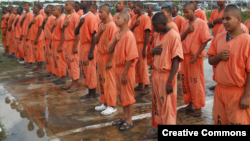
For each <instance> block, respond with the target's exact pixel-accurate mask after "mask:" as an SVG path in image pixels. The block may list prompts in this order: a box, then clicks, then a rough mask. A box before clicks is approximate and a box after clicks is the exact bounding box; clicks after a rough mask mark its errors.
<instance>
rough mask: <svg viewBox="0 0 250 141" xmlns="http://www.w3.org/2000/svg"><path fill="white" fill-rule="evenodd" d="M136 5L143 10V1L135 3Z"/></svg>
mask: <svg viewBox="0 0 250 141" xmlns="http://www.w3.org/2000/svg"><path fill="white" fill-rule="evenodd" d="M134 5H136V6H138V7H141V8H143V3H142V2H141V1H136V2H134Z"/></svg>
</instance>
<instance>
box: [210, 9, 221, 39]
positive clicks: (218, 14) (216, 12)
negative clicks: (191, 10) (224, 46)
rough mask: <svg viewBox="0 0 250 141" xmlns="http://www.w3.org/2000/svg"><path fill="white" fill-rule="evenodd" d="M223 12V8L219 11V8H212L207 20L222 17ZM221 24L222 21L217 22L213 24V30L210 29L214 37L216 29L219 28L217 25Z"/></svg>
mask: <svg viewBox="0 0 250 141" xmlns="http://www.w3.org/2000/svg"><path fill="white" fill-rule="evenodd" d="M223 12H224V10H223V11H221V12H220V13H219V9H216V10H214V11H213V12H212V14H211V17H210V19H209V22H212V21H214V20H215V19H219V18H222V14H223ZM221 25H222V23H217V24H215V25H214V27H213V30H212V34H213V36H214V37H215V36H216V35H217V31H218V29H219V27H220V26H221Z"/></svg>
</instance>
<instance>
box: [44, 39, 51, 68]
mask: <svg viewBox="0 0 250 141" xmlns="http://www.w3.org/2000/svg"><path fill="white" fill-rule="evenodd" d="M49 44H50V40H46V43H45V62H46V71H47V72H52V70H51V62H50V50H51V49H50V47H49Z"/></svg>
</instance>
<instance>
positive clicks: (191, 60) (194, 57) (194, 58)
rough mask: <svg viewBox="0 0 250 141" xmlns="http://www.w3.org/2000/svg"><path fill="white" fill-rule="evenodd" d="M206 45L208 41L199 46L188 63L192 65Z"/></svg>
mask: <svg viewBox="0 0 250 141" xmlns="http://www.w3.org/2000/svg"><path fill="white" fill-rule="evenodd" d="M207 43H208V41H206V42H204V43H203V44H201V47H200V49H199V50H198V52H197V53H196V54H195V55H193V56H192V57H191V59H190V63H192V64H193V63H194V62H195V61H196V60H197V58H198V57H199V55H200V54H201V52H202V51H203V50H204V49H205V47H206V45H207Z"/></svg>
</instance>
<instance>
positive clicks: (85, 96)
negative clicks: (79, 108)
mask: <svg viewBox="0 0 250 141" xmlns="http://www.w3.org/2000/svg"><path fill="white" fill-rule="evenodd" d="M87 95H88V94H86V95H84V96H81V97H80V98H79V99H80V100H81V99H87V98H88V97H87Z"/></svg>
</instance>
